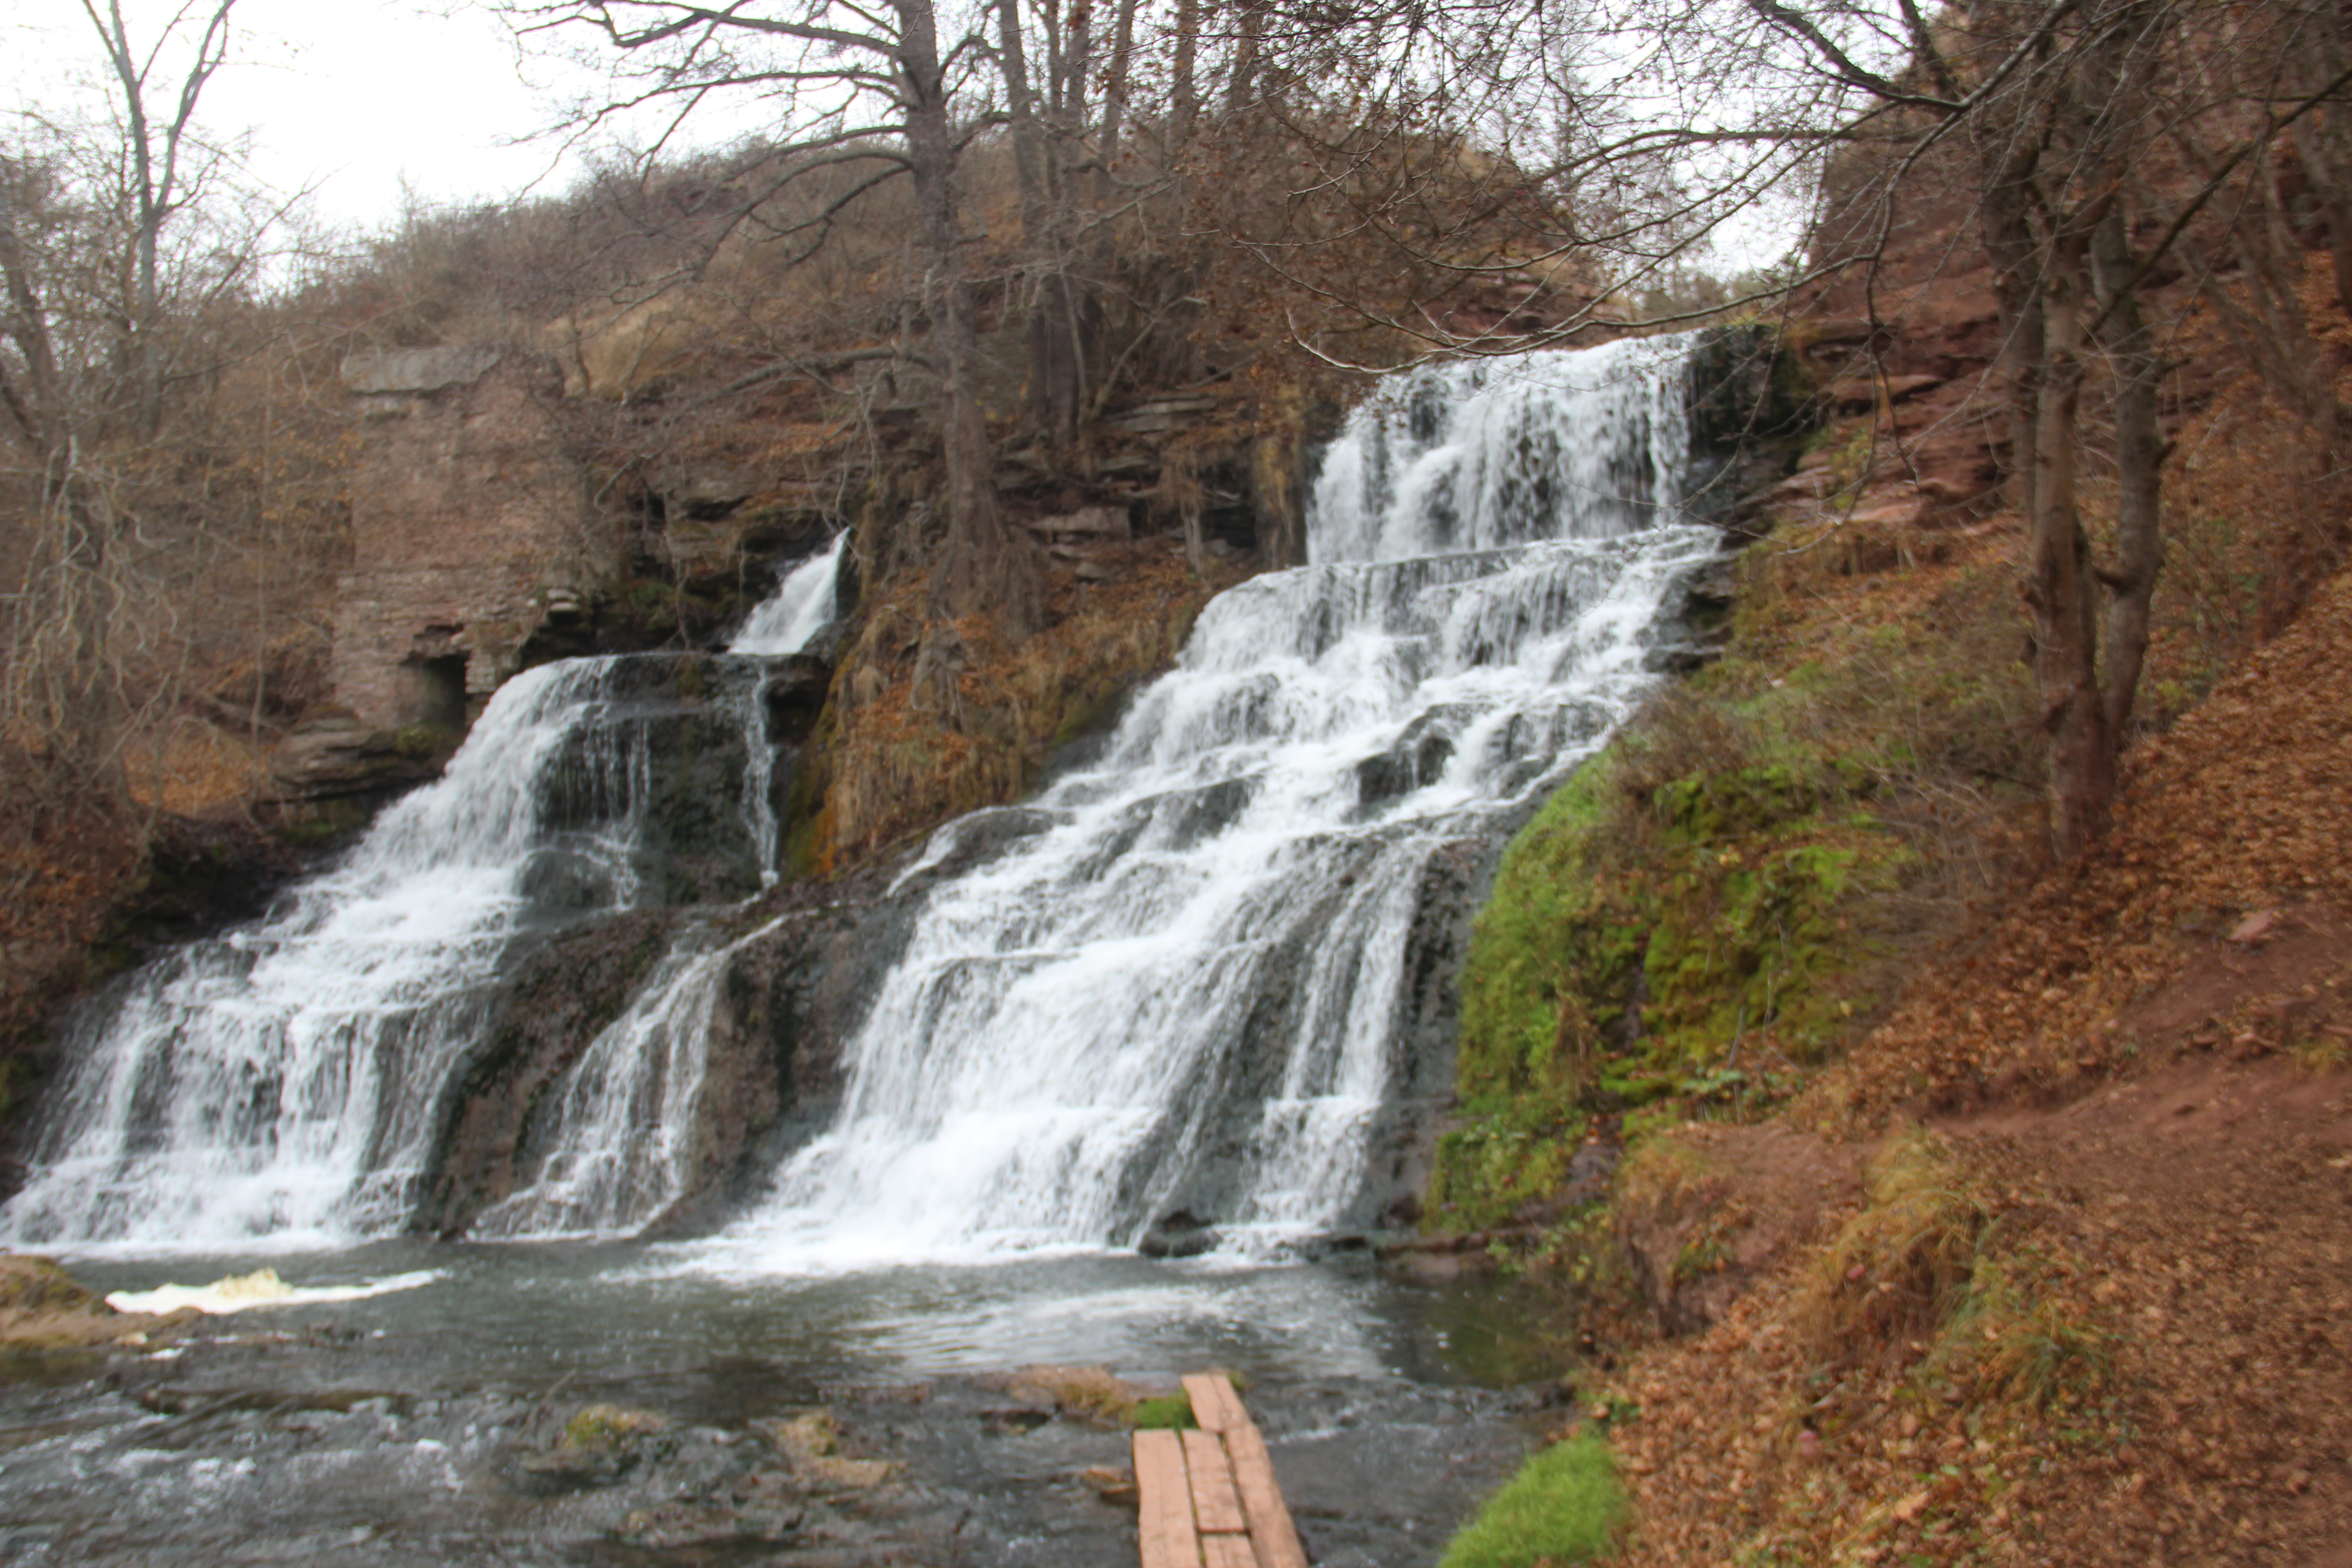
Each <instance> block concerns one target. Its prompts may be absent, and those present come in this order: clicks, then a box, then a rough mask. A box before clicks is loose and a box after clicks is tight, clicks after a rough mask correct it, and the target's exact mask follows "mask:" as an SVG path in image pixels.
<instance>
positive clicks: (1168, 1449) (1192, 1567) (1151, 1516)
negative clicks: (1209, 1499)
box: [1135, 1431, 1201, 1568]
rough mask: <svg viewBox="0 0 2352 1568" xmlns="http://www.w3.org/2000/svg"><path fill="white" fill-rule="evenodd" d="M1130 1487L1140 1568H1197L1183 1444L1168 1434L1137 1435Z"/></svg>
mask: <svg viewBox="0 0 2352 1568" xmlns="http://www.w3.org/2000/svg"><path fill="white" fill-rule="evenodd" d="M1135 1485H1136V1490H1137V1491H1138V1493H1139V1501H1140V1504H1141V1509H1140V1517H1139V1519H1138V1521H1137V1523H1136V1541H1137V1542H1138V1544H1139V1545H1140V1546H1141V1547H1142V1549H1143V1568H1201V1538H1200V1535H1199V1533H1198V1532H1197V1531H1195V1530H1194V1529H1193V1528H1192V1480H1191V1479H1190V1478H1189V1477H1188V1476H1187V1475H1186V1473H1185V1467H1184V1440H1183V1439H1182V1438H1181V1437H1179V1436H1177V1435H1176V1434H1175V1433H1173V1432H1169V1431H1149V1432H1138V1433H1137V1434H1136V1435H1135Z"/></svg>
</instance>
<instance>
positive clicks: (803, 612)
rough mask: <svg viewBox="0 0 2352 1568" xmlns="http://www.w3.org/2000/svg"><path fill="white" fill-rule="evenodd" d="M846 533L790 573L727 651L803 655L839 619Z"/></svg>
mask: <svg viewBox="0 0 2352 1568" xmlns="http://www.w3.org/2000/svg"><path fill="white" fill-rule="evenodd" d="M848 542H849V534H848V531H846V530H844V531H842V532H840V533H836V534H835V535H834V536H833V542H832V543H831V544H828V545H826V546H825V547H824V549H823V550H820V551H818V552H816V553H815V554H814V555H812V556H810V557H809V558H808V559H807V560H806V561H803V562H802V563H800V564H799V565H798V566H795V567H793V569H792V571H790V572H788V573H786V574H784V580H783V581H782V583H779V584H776V591H775V594H774V595H772V597H770V598H769V600H768V601H767V603H765V604H763V605H761V606H760V607H759V608H758V609H756V610H753V611H752V612H751V616H749V617H748V618H747V619H745V621H744V622H743V629H742V630H741V631H739V632H737V633H736V634H735V640H734V641H733V642H731V643H730V644H728V645H727V651H728V652H730V653H735V654H750V655H761V656H768V657H773V656H776V655H779V654H788V653H798V652H800V651H801V649H803V648H804V647H808V645H809V639H810V638H811V637H815V636H816V634H817V633H819V632H821V631H823V630H824V628H825V626H826V625H827V624H828V623H829V622H831V621H832V620H833V618H834V616H835V615H837V614H839V609H838V606H837V601H838V600H839V598H840V594H841V552H842V548H843V546H845V544H847V543H848Z"/></svg>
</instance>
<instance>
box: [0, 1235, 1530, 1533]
mask: <svg viewBox="0 0 2352 1568" xmlns="http://www.w3.org/2000/svg"><path fill="white" fill-rule="evenodd" d="M699 1264H700V1260H699V1259H698V1258H697V1256H696V1254H695V1251H694V1249H693V1248H692V1247H691V1246H690V1245H688V1246H647V1245H644V1244H637V1243H626V1244H608V1245H601V1246H586V1245H583V1246H565V1245H548V1244H541V1245H536V1246H530V1247H497V1246H478V1245H451V1244H445V1243H435V1242H428V1241H423V1240H403V1241H388V1242H382V1243H377V1244H373V1245H370V1246H366V1247H356V1248H353V1249H351V1250H348V1251H344V1252H339V1253H320V1254H298V1255H290V1256H289V1255H283V1254H281V1255H277V1256H255V1257H219V1258H192V1257H185V1256H182V1257H176V1258H170V1259H168V1260H165V1259H153V1258H148V1259H140V1258H105V1257H93V1258H82V1259H77V1260H74V1263H73V1267H74V1268H75V1270H76V1273H77V1275H78V1276H79V1278H81V1279H84V1280H85V1281H86V1282H87V1283H89V1285H91V1286H92V1287H93V1288H94V1289H102V1290H106V1291H109V1292H121V1291H144V1290H152V1289H155V1288H156V1287H158V1286H160V1285H163V1284H164V1283H166V1282H167V1281H168V1282H173V1283H179V1284H188V1283H192V1282H198V1281H203V1280H206V1279H216V1278H221V1277H225V1276H230V1275H237V1274H244V1273H247V1272H250V1271H251V1270H253V1269H256V1268H264V1267H268V1268H275V1269H277V1270H278V1273H279V1274H280V1275H281V1276H282V1278H283V1279H284V1280H285V1282H286V1284H287V1285H288V1286H289V1287H290V1288H292V1289H294V1290H296V1291H297V1292H311V1291H317V1292H320V1293H332V1292H334V1291H336V1290H338V1289H353V1288H357V1289H365V1288H368V1287H370V1286H371V1285H381V1284H383V1283H384V1282H387V1281H389V1282H392V1283H394V1284H398V1285H401V1286H404V1288H403V1289H395V1290H390V1291H387V1292H385V1293H383V1294H379V1295H374V1296H370V1297H365V1298H362V1299H358V1300H322V1301H318V1302H315V1303H300V1302H299V1301H298V1302H297V1303H295V1304H287V1305H278V1306H272V1307H266V1308H257V1309H252V1310H243V1311H238V1312H236V1313H234V1314H230V1315H222V1316H217V1317H212V1318H208V1319H206V1320H205V1321H204V1323H203V1324H202V1325H201V1327H200V1328H199V1329H198V1331H196V1332H195V1333H194V1335H193V1336H192V1337H190V1338H189V1339H188V1340H186V1341H184V1342H178V1343H173V1344H164V1345H158V1346H156V1347H154V1348H153V1349H152V1350H133V1351H132V1352H129V1353H128V1354H126V1355H122V1356H119V1357H118V1358H117V1359H116V1360H115V1361H114V1363H113V1364H112V1367H111V1370H106V1371H101V1369H100V1366H99V1365H98V1364H97V1363H95V1362H86V1363H72V1362H60V1361H58V1360H57V1359H56V1358H50V1359H48V1360H47V1361H45V1362H42V1363H31V1364H26V1365H20V1366H18V1367H16V1370H15V1375H14V1376H12V1377H10V1378H7V1379H6V1380H5V1381H0V1456H5V1462H0V1561H6V1562H9V1563H26V1564H47V1563H76V1564H116V1563H121V1564H131V1563H139V1564H154V1563H243V1562H255V1563H260V1562H299V1563H352V1564H362V1563H364V1564H369V1565H372V1568H373V1565H376V1564H402V1563H418V1564H424V1563H435V1564H443V1563H456V1564H470V1563H483V1564H490V1563H551V1564H552V1563H646V1564H652V1563H679V1564H686V1563H829V1564H852V1565H863V1564H869V1563H870V1564H877V1565H878V1564H881V1563H917V1562H919V1563H988V1564H997V1563H1003V1564H1038V1565H1040V1568H1058V1565H1059V1564H1064V1563H1068V1564H1071V1565H1073V1568H1075V1565H1076V1564H1078V1563H1116V1562H1119V1561H1122V1560H1127V1559H1129V1558H1131V1556H1132V1553H1133V1552H1134V1550H1135V1549H1134V1546H1133V1531H1134V1513H1133V1510H1132V1506H1131V1504H1129V1503H1124V1502H1122V1501H1120V1500H1117V1499H1106V1498H1104V1497H1102V1496H1100V1495H1098V1494H1097V1490H1096V1489H1095V1488H1094V1487H1093V1486H1091V1485H1090V1484H1089V1483H1088V1482H1087V1479H1085V1478H1086V1472H1087V1471H1088V1470H1089V1469H1095V1468H1110V1469H1114V1470H1116V1469H1118V1468H1123V1467H1124V1466H1125V1464H1126V1462H1127V1456H1126V1438H1125V1435H1124V1433H1123V1431H1122V1430H1120V1429H1118V1427H1116V1426H1111V1425H1106V1424H1102V1423H1099V1422H1097V1421H1093V1420H1089V1419H1087V1418H1085V1417H1084V1416H1083V1415H1078V1414H1074V1413H1070V1412H1057V1411H1056V1410H1055V1408H1054V1406H1053V1405H1052V1403H1051V1401H1050V1400H1049V1399H1045V1398H1043V1397H1042V1396H1041V1395H1040V1394H1038V1392H1037V1391H1036V1390H1035V1389H1034V1388H1022V1387H1019V1386H1015V1385H1013V1384H1012V1383H1011V1382H1010V1381H1009V1380H1008V1378H1007V1376H1006V1374H1008V1373H1014V1372H1017V1371H1018V1370H1019V1369H1022V1368H1024V1367H1029V1366H1034V1365H1040V1364H1045V1365H1056V1366H1066V1367H1083V1366H1102V1367H1107V1368H1109V1369H1111V1370H1112V1371H1114V1372H1116V1373H1118V1374H1120V1375H1121V1376H1123V1377H1126V1378H1129V1379H1130V1380H1131V1381H1134V1382H1136V1383H1139V1384H1147V1385H1155V1386H1156V1385H1162V1384H1169V1383H1171V1381H1172V1379H1173V1377H1174V1376H1175V1375H1176V1374H1177V1373H1181V1372H1186V1371H1192V1370H1197V1369H1199V1368H1202V1367H1207V1366H1221V1367H1225V1368H1229V1369H1231V1370H1233V1371H1234V1372H1236V1373H1241V1374H1242V1375H1243V1376H1244V1378H1245V1379H1246V1380H1247V1383H1248V1386H1249V1394H1248V1398H1249V1402H1250V1405H1251V1406H1252V1409H1253V1411H1254V1413H1255V1415H1256V1416H1257V1418H1258V1420H1259V1421H1260V1423H1261V1425H1262V1426H1264V1427H1265V1430H1266V1433H1267V1436H1268V1439H1269V1443H1270V1446H1271V1447H1272V1450H1273V1453H1274V1457H1275V1463H1276V1470H1277V1473H1278V1474H1279V1475H1280V1476H1281V1478H1282V1480H1283V1484H1284V1487H1285V1489H1286V1494H1287V1496H1288V1500H1289V1502H1290V1505H1291V1508H1292V1510H1293V1512H1294V1513H1295V1514H1296V1515H1297V1519H1298V1522H1299V1527H1300V1530H1301V1533H1302V1535H1303V1537H1304V1538H1305V1539H1306V1541H1307V1545H1308V1548H1309V1552H1310V1555H1311V1557H1312V1559H1313V1561H1315V1562H1316V1563H1318V1565H1320V1568H1343V1565H1362V1568H1371V1565H1374V1564H1379V1565H1381V1568H1401V1565H1410V1564H1414V1563H1434V1562H1435V1561H1436V1559H1437V1557H1438V1555H1439V1553H1440V1552H1442V1550H1443V1547H1444V1542H1445V1539H1446V1537H1447V1536H1448V1535H1449V1534H1450V1532H1451V1531H1452V1530H1453V1529H1454V1526H1455V1525H1456V1524H1458V1523H1459V1522H1460V1521H1461V1520H1462V1519H1463V1518H1465V1517H1466V1515H1467V1514H1468V1512H1469V1511H1470V1510H1472V1509H1473V1508H1475V1505H1476V1502H1477V1500H1479V1498H1481V1497H1482V1496H1483V1495H1484V1494H1485V1493H1486V1491H1487V1490H1489V1489H1491V1488H1492V1487H1494V1486H1495V1485H1496V1484H1498V1483H1499V1481H1500V1480H1501V1479H1503V1478H1504V1477H1506V1476H1507V1474H1508V1473H1509V1472H1510V1470H1511V1469H1512V1468H1513V1467H1514V1466H1515V1465H1516V1464H1517V1460H1518V1458H1520V1457H1521V1456H1522V1455H1523V1454H1524V1453H1525V1452H1526V1451H1527V1448H1528V1446H1529V1444H1530V1442H1531V1441H1532V1440H1533V1437H1534V1436H1535V1435H1536V1434H1537V1433H1538V1432H1539V1431H1540V1430H1541V1429H1542V1428H1543V1426H1545V1425H1546V1424H1548V1423H1550V1424H1556V1423H1557V1422H1558V1420H1559V1412H1558V1411H1557V1410H1555V1409H1552V1408H1551V1405H1553V1404H1554V1402H1555V1401H1556V1398H1557V1391H1556V1385H1551V1384H1523V1383H1522V1382H1521V1380H1523V1379H1525V1378H1527V1377H1528V1375H1529V1374H1530V1373H1531V1371H1532V1369H1533V1368H1534V1366H1535V1365H1536V1364H1537V1363H1536V1361H1535V1360H1534V1359H1533V1356H1532V1352H1531V1351H1530V1348H1529V1347H1530V1344H1531V1336H1530V1333H1529V1330H1528V1326H1527V1325H1526V1323H1525V1322H1524V1321H1521V1320H1520V1318H1519V1317H1518V1315H1517V1312H1516V1311H1515V1310H1514V1308H1513V1307H1512V1305H1511V1304H1510V1303H1509V1302H1508V1301H1507V1300H1505V1299H1503V1297H1501V1296H1500V1295H1499V1294H1498V1293H1497V1291H1496V1288H1495V1287H1494V1286H1493V1284H1492V1283H1491V1282H1461V1281H1450V1282H1443V1283H1433V1284H1415V1283H1410V1282H1406V1281H1403V1280H1401V1279H1397V1278H1395V1277H1394V1276H1393V1275H1392V1274H1391V1273H1390V1272H1388V1271H1386V1270H1383V1269H1381V1268H1379V1267H1377V1266H1375V1265H1374V1264H1372V1263H1371V1262H1370V1260H1369V1259H1364V1258H1340V1259H1337V1260H1333V1261H1328V1262H1325V1263H1320V1264H1312V1265H1293V1266H1288V1267H1236V1266H1234V1265H1231V1264H1228V1263H1223V1262H1219V1261H1217V1260H1213V1259H1196V1260H1191V1261H1182V1262H1152V1261H1149V1260H1146V1259H1143V1258H1137V1257H1134V1256H1132V1255H1102V1254H1097V1255H1080V1256H1066V1257H1061V1258H1028V1259H1024V1260H1019V1261H1008V1262H1003V1263H999V1264H993V1265H977V1266H971V1267H961V1268H947V1267H936V1266H933V1267H923V1268H903V1269H896V1270H883V1271H877V1272H872V1273H863V1274H844V1275H838V1276H833V1277H815V1278H801V1279H791V1278H776V1277H767V1278H748V1277H747V1278H730V1277H728V1276H726V1275H725V1274H723V1273H715V1272H712V1271H710V1270H709V1268H705V1267H701V1266H699ZM1511 1384H1520V1386H1519V1387H1517V1390H1516V1391H1511V1390H1510V1389H1509V1388H1508V1387H1507V1385H1511ZM597 1405H611V1406H615V1407H619V1408H621V1409H625V1410H630V1411H642V1412H646V1413H648V1414H650V1415H654V1416H657V1417H659V1418H660V1420H661V1423H662V1427H661V1430H660V1431H658V1432H657V1433H655V1434H652V1435H649V1436H640V1437H632V1438H628V1439H625V1440H624V1441H622V1442H621V1443H619V1444H617V1445H616V1446H614V1448H613V1449H612V1451H610V1452H601V1451H598V1452H589V1453H585V1454H583V1453H580V1452H577V1451H575V1450H574V1449H572V1448H569V1447H567V1446H566V1438H565V1431H566V1429H567V1427H573V1426H576V1423H577V1421H578V1418H579V1417H580V1415H581V1413H582V1412H583V1411H585V1410H589V1409H591V1408H593V1407H594V1406H597ZM816 1407H822V1408H824V1410H826V1411H828V1412H829V1413H830V1415H831V1418H832V1420H833V1421H834V1422H835V1423H837V1425H838V1428H839V1431H840V1441H841V1451H842V1453H843V1454H845V1455H849V1456H853V1457H856V1458H882V1459H887V1460H891V1461H894V1462H895V1463H896V1465H897V1466H898V1469H897V1470H896V1471H895V1472H894V1473H893V1475H892V1477H891V1479H889V1480H887V1481H886V1482H885V1483H883V1484H881V1485H880V1486H877V1487H872V1488H850V1489H839V1488H834V1487H830V1486H829V1485H827V1484H825V1483H824V1482H823V1481H822V1480H821V1479H820V1480H816V1481H813V1480H812V1479H811V1476H810V1474H809V1473H808V1472H806V1471H805V1470H804V1469H795V1468H794V1464H793V1461H791V1460H790V1459H789V1458H786V1457H784V1456H783V1455H782V1452H781V1450H780V1448H779V1447H778V1445H777V1443H776V1441H774V1440H773V1439H772V1437H771V1436H768V1435H767V1434H768V1433H769V1432H770V1431H771V1430H772V1429H771V1428H769V1427H767V1426H763V1425H762V1424H763V1423H767V1422H772V1421H775V1420H777V1419H788V1418H791V1417H793V1415H796V1414H798V1413H802V1412H804V1411H807V1410H810V1409H812V1408H816Z"/></svg>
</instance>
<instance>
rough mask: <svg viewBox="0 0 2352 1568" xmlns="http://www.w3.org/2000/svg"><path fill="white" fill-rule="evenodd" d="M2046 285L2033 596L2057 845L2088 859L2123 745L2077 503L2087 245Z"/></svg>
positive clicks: (2029, 592) (2065, 256) (2067, 253)
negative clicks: (2106, 690) (2105, 692)
mask: <svg viewBox="0 0 2352 1568" xmlns="http://www.w3.org/2000/svg"><path fill="white" fill-rule="evenodd" d="M2055 248H2057V249H2058V250H2059V251H2060V252H2061V254H2060V255H2057V256H2054V257H2053V258H2052V265H2051V268H2050V274H2051V276H2050V279H2049V282H2048V285H2047V288H2046V289H2045V294H2046V304H2045V310H2046V311H2047V318H2048V319H2047V327H2046V330H2047V332H2048V349H2047V353H2046V356H2045V361H2044V369H2043V374H2042V384H2041V388H2040V396H2039V397H2038V398H2037V399H2036V401H2035V409H2034V413H2035V422H2034V435H2033V447H2034V451H2033V456H2034V471H2033V503H2032V512H2031V513H2030V514H2029V517H2028V521H2029V523H2030V525H2031V527H2032V559H2031V561H2030V563H2029V564H2028V566H2027V569H2026V571H2027V575H2026V584H2025V600H2026V603H2027V605H2030V606H2031V607H2032V612H2033V639H2034V676H2035V679H2036V682H2037V684H2038V685H2039V687H2040V689H2041V692H2042V724H2043V726H2044V728H2046V729H2047V730H2048V731H2049V733H2050V845H2051V849H2052V851H2053V853H2054V854H2056V856H2057V857H2058V858H2059V859H2061V860H2076V859H2079V858H2082V855H2083V853H2084V850H2086V849H2088V848H2089V847H2091V845H2092V844H2093V843H2094V842H2095V841H2096V840H2097V839H2098V838H2099V837H2100V836H2101V835H2103V834H2104V833H2105V832H2106V829H2107V822H2108V817H2109V815H2110V813H2111V812H2112V810H2113V807H2114V801H2115V749H2114V745H2113V742H2112V740H2111V738H2110V736H2109V735H2108V732H2107V724H2106V709H2105V703H2104V702H2103V701H2102V700H2101V693H2100V689H2099V679H2098V652H2099V650H2098V624H2099V623H2098V613H2097V609H2098V606H2097V584H2096V583H2095V581H2094V579H2093V577H2092V574H2091V563H2090V546H2089V542H2088V541H2087V540H2086V539H2085V538H2084V534H2083V521H2082V516H2081V514H2080V513H2079V512H2078V511H2077V510H2076V508H2075V451H2076V437H2077V435H2078V433H2079V432H2078V425H2079V414H2080V408H2081V403H2082V390H2083V359H2082V350H2083V346H2084V345H2083V341H2082V338H2083V327H2084V321H2083V310H2084V298H2083V296H2084V289H2083V287H2082V281H2081V278H2080V273H2081V270H2082V262H2083V257H2082V242H2081V241H2080V240H2079V239H2074V240H2072V241H2063V240H2062V242H2061V243H2060V245H2059V246H2058V247H2055Z"/></svg>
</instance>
